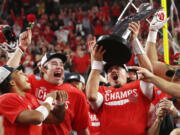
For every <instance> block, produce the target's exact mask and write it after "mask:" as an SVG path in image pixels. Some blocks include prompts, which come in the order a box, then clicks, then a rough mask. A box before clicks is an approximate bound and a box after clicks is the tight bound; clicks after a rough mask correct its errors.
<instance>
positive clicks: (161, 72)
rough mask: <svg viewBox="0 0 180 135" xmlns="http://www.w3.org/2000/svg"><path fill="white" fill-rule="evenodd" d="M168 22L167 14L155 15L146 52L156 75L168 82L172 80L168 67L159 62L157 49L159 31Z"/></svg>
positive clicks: (159, 13) (162, 12)
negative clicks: (168, 73) (168, 75)
mask: <svg viewBox="0 0 180 135" xmlns="http://www.w3.org/2000/svg"><path fill="white" fill-rule="evenodd" d="M167 21H168V19H165V12H164V11H162V10H161V11H159V12H157V13H156V14H155V15H154V17H153V20H152V21H151V23H150V28H149V34H148V38H147V43H146V47H145V50H146V53H147V56H148V57H149V59H150V61H151V63H152V66H153V72H154V74H155V75H158V76H160V77H163V78H164V79H166V80H170V79H171V78H169V77H167V76H166V72H167V71H168V66H167V64H165V63H163V62H160V61H158V53H157V49H156V43H157V42H156V40H157V32H158V30H159V29H161V28H162V27H163V25H164V24H165V23H166V22H167Z"/></svg>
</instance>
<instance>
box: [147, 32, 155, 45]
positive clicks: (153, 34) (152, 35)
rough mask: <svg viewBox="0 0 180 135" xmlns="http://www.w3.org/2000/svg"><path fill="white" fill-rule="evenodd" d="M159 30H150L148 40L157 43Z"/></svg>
mask: <svg viewBox="0 0 180 135" xmlns="http://www.w3.org/2000/svg"><path fill="white" fill-rule="evenodd" d="M156 39H157V31H149V34H148V38H147V42H152V43H156Z"/></svg>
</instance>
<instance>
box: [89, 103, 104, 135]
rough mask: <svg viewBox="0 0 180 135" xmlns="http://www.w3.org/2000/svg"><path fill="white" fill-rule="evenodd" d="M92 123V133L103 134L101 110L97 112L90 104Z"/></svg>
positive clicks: (90, 129) (90, 128) (94, 134)
mask: <svg viewBox="0 0 180 135" xmlns="http://www.w3.org/2000/svg"><path fill="white" fill-rule="evenodd" d="M88 106H89V107H88V110H89V118H90V125H89V131H90V134H91V135H101V123H100V119H99V118H100V112H95V111H94V110H93V109H92V108H91V106H90V105H88Z"/></svg>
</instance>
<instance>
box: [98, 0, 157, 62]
mask: <svg viewBox="0 0 180 135" xmlns="http://www.w3.org/2000/svg"><path fill="white" fill-rule="evenodd" d="M131 2H132V1H131ZM158 10H159V9H153V8H152V5H151V4H149V3H143V4H141V5H140V6H139V8H138V9H137V13H136V14H133V15H131V16H127V17H125V18H124V19H119V18H121V16H120V17H119V18H118V21H117V23H116V24H115V26H114V29H113V32H112V34H109V35H102V36H100V37H99V38H98V39H97V44H98V46H103V49H105V50H106V52H105V53H104V55H103V60H104V61H105V62H107V63H110V64H120V65H122V64H125V63H127V62H128V61H129V60H130V58H131V56H132V51H131V50H132V48H131V46H130V44H129V39H130V35H131V31H130V30H129V29H128V24H129V23H131V22H138V21H141V20H144V19H145V18H147V17H149V16H151V15H152V14H154V13H155V12H157V11H158Z"/></svg>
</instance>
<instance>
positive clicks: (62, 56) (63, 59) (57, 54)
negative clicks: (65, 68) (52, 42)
mask: <svg viewBox="0 0 180 135" xmlns="http://www.w3.org/2000/svg"><path fill="white" fill-rule="evenodd" d="M52 58H59V59H61V60H62V62H63V63H65V62H66V60H67V57H66V56H65V55H63V54H60V53H56V54H54V55H52V56H50V57H49V58H48V59H47V60H46V62H48V61H49V60H51V59H52ZM46 62H45V63H46Z"/></svg>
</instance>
